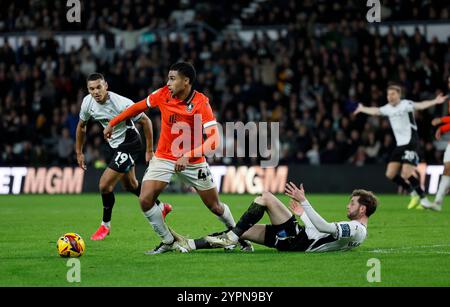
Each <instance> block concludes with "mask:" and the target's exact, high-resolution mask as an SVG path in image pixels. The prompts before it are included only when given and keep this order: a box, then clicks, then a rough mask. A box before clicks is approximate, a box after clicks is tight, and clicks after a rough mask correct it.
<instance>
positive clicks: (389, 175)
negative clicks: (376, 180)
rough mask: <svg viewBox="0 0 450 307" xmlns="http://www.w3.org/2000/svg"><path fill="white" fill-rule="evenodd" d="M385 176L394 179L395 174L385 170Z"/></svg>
mask: <svg viewBox="0 0 450 307" xmlns="http://www.w3.org/2000/svg"><path fill="white" fill-rule="evenodd" d="M385 176H386V178H387V179H389V180H392V179H394V177H395V174H393V173H391V172H386V174H385Z"/></svg>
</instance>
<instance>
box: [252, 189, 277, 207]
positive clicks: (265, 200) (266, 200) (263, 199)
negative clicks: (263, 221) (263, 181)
mask: <svg viewBox="0 0 450 307" xmlns="http://www.w3.org/2000/svg"><path fill="white" fill-rule="evenodd" d="M274 197H275V196H273V194H272V193H270V192H262V194H261V196H258V197H256V198H255V203H257V204H260V205H263V206H267V205H268V204H270V201H271V200H272V199H273V198H274Z"/></svg>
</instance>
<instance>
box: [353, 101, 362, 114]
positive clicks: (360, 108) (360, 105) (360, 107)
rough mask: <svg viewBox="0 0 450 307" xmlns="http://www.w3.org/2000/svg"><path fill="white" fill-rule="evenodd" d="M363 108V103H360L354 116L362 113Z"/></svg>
mask: <svg viewBox="0 0 450 307" xmlns="http://www.w3.org/2000/svg"><path fill="white" fill-rule="evenodd" d="M362 107H363V104H362V103H358V106H357V107H356V109H355V111H353V115H356V114H358V113H360V112H361V110H362Z"/></svg>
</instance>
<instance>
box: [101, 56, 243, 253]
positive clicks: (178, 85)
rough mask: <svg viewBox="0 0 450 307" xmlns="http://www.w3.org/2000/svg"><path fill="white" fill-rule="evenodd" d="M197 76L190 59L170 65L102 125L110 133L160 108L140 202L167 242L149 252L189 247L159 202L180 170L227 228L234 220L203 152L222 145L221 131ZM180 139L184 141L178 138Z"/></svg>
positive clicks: (107, 135) (107, 133) (145, 214)
mask: <svg viewBox="0 0 450 307" xmlns="http://www.w3.org/2000/svg"><path fill="white" fill-rule="evenodd" d="M195 77H196V72H195V69H194V67H193V66H192V65H191V64H189V63H186V62H180V63H176V64H173V65H172V66H171V67H170V69H169V74H168V80H167V85H166V86H164V87H162V88H160V89H158V90H156V91H154V92H153V93H151V94H150V95H149V96H148V97H147V98H146V99H143V100H142V101H140V102H137V103H135V104H134V105H132V106H130V107H129V108H128V109H126V110H125V111H124V112H122V113H121V114H119V115H118V116H116V117H115V118H114V119H113V120H111V121H110V122H109V124H108V126H107V127H106V128H105V130H104V131H103V133H104V135H105V137H106V138H109V137H110V136H111V133H112V131H113V127H115V126H117V125H118V124H119V123H120V122H122V121H124V120H127V119H130V118H133V117H134V116H136V115H137V114H140V113H141V112H144V111H146V110H147V109H148V108H155V107H157V108H159V109H160V111H161V135H160V138H159V142H158V148H157V150H156V153H155V156H154V157H153V158H152V159H151V161H150V164H149V166H148V168H147V170H146V172H145V175H144V178H143V179H142V189H141V194H140V197H139V202H140V204H141V208H142V211H143V212H144V216H145V217H146V218H147V219H148V221H149V223H150V224H151V226H152V227H153V229H154V230H155V232H156V233H157V234H158V235H159V237H160V238H161V241H162V242H161V244H160V245H159V246H157V247H156V248H155V249H153V250H150V251H148V252H147V254H160V253H164V252H167V251H171V250H178V251H183V252H184V251H185V250H184V249H183V248H182V247H180V246H179V245H178V243H177V242H176V240H175V238H174V237H173V236H172V234H171V233H170V231H169V229H168V227H167V225H166V224H165V222H164V219H163V216H162V213H161V209H160V208H159V207H158V206H154V204H155V201H156V199H157V198H158V196H159V194H160V193H161V192H162V191H163V190H164V188H165V187H166V186H167V185H168V183H169V182H170V180H171V178H172V175H174V174H175V173H176V174H177V175H178V176H179V177H181V179H182V180H185V181H186V182H188V183H190V184H191V185H192V186H193V187H194V188H195V189H196V190H197V193H198V194H199V195H200V198H201V199H202V201H203V203H204V204H205V205H206V206H207V207H208V209H209V210H211V212H213V213H214V214H215V215H216V216H217V217H218V218H219V220H220V221H221V222H222V223H224V224H225V226H226V227H227V228H232V227H234V226H235V221H234V218H233V216H232V214H231V211H230V209H229V208H228V206H227V205H226V204H224V203H221V202H220V201H219V194H218V192H217V189H216V184H215V183H214V182H213V179H212V176H211V171H210V169H209V165H208V163H207V162H206V159H205V157H204V156H205V155H208V154H210V153H213V152H214V151H215V149H216V148H218V147H219V143H220V137H219V132H218V128H217V122H216V119H215V117H214V114H213V112H212V109H211V106H210V105H209V99H208V97H206V96H205V95H204V94H202V93H200V92H197V91H195V90H194V89H193V88H192V85H193V83H194V81H195ZM196 121H199V124H200V125H197V124H196ZM180 131H181V132H180ZM203 134H206V136H207V138H206V140H203ZM180 140H182V141H181V142H179V141H180ZM241 244H242V245H243V246H245V248H251V246H249V245H248V244H246V243H245V242H241Z"/></svg>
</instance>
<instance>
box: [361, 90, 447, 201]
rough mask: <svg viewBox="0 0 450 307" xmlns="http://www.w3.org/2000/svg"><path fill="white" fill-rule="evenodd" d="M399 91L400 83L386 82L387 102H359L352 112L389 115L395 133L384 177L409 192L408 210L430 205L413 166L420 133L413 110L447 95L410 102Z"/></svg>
mask: <svg viewBox="0 0 450 307" xmlns="http://www.w3.org/2000/svg"><path fill="white" fill-rule="evenodd" d="M401 95H402V90H401V87H400V86H399V85H395V84H392V85H389V86H388V89H387V100H388V103H387V104H386V105H384V106H382V107H380V108H378V107H365V106H363V105H362V104H361V103H360V104H359V105H358V107H357V108H356V110H355V111H354V114H358V113H365V114H368V115H382V116H387V117H388V118H389V122H390V124H391V127H392V131H393V132H394V136H395V141H396V143H397V147H396V148H395V149H394V151H393V152H392V154H391V157H390V160H389V163H388V165H387V169H386V177H387V178H388V179H390V180H392V181H393V182H394V183H396V184H397V185H399V186H401V187H403V188H404V189H405V190H406V191H408V192H409V193H410V195H411V201H410V203H409V205H408V209H412V208H416V207H417V208H421V207H420V206H418V205H419V202H420V204H421V205H422V206H423V207H429V206H430V205H431V202H430V201H429V200H428V198H427V197H426V194H425V192H424V191H423V190H422V188H421V187H420V182H419V179H418V178H417V177H416V167H417V164H418V163H419V154H418V149H419V135H418V134H417V125H416V121H415V118H414V111H416V110H425V109H427V108H430V107H432V106H434V105H436V104H441V103H443V102H444V101H445V99H446V96H443V95H439V96H437V97H436V98H435V99H433V100H426V101H422V102H413V101H411V100H407V99H401Z"/></svg>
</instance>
